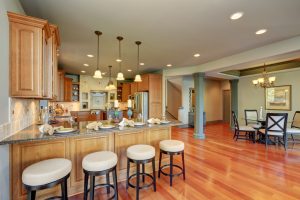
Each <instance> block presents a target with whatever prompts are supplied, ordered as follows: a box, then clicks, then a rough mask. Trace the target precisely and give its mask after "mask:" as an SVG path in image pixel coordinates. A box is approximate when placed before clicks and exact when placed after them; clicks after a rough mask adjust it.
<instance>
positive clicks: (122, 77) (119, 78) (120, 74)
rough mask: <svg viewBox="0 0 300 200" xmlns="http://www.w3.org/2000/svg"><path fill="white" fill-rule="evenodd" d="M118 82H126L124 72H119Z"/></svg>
mask: <svg viewBox="0 0 300 200" xmlns="http://www.w3.org/2000/svg"><path fill="white" fill-rule="evenodd" d="M117 80H118V81H123V80H124V75H123V73H122V72H118V75H117Z"/></svg>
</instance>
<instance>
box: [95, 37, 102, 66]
mask: <svg viewBox="0 0 300 200" xmlns="http://www.w3.org/2000/svg"><path fill="white" fill-rule="evenodd" d="M95 34H96V35H97V37H98V44H97V70H99V57H100V56H99V45H100V42H99V41H100V40H99V38H100V35H102V32H100V31H95Z"/></svg>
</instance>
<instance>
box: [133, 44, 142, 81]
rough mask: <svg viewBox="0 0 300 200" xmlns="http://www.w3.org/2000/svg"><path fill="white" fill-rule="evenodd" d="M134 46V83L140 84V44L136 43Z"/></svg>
mask: <svg viewBox="0 0 300 200" xmlns="http://www.w3.org/2000/svg"><path fill="white" fill-rule="evenodd" d="M135 44H136V45H137V49H138V51H137V74H136V75H135V78H134V82H142V78H141V75H140V45H141V44H142V42H140V41H136V42H135Z"/></svg>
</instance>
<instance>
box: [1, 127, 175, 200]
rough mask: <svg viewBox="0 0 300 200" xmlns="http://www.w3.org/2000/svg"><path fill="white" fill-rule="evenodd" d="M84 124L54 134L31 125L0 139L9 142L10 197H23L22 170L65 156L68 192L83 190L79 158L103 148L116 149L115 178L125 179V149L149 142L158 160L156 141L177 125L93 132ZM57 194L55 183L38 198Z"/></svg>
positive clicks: (169, 133)
mask: <svg viewBox="0 0 300 200" xmlns="http://www.w3.org/2000/svg"><path fill="white" fill-rule="evenodd" d="M87 124H88V122H78V123H74V124H73V125H72V127H73V128H76V129H77V131H75V132H72V133H64V134H57V133H55V134H53V135H48V134H42V133H40V131H39V129H38V126H37V125H32V126H30V127H28V128H26V129H24V130H22V131H20V132H18V133H16V134H14V135H12V136H10V137H8V138H6V139H5V140H3V141H1V142H0V144H10V177H11V193H12V194H11V195H12V199H16V200H17V199H24V198H25V196H26V191H25V189H24V187H23V185H22V171H23V170H24V169H25V168H26V167H27V166H29V165H31V164H33V163H36V162H39V161H41V160H46V159H51V158H66V159H69V160H71V161H72V171H71V175H70V178H69V180H68V181H69V182H68V193H69V195H74V194H77V193H81V192H83V181H84V174H83V170H82V159H83V157H84V156H86V155H87V154H89V153H93V152H97V151H104V150H106V151H112V152H115V153H116V154H117V156H118V166H117V172H118V181H123V180H125V179H126V167H127V166H126V161H127V157H126V149H127V148H128V147H129V146H131V145H135V144H149V145H151V146H153V147H155V150H156V157H155V158H156V160H157V161H158V159H159V157H158V155H159V142H160V141H161V140H165V139H170V138H171V127H172V126H176V125H179V123H178V122H171V123H170V124H164V125H158V124H155V125H154V124H146V125H144V126H139V127H125V128H124V129H123V130H119V128H117V127H116V128H112V129H99V130H98V131H95V130H89V129H86V125H87ZM62 125H63V126H64V127H70V126H71V124H70V123H69V122H64V124H62ZM157 164H158V162H156V165H157ZM148 168H150V164H149V166H148V165H146V171H149V169H148ZM156 169H158V167H157V168H156ZM130 170H133V169H130ZM101 181H102V179H98V180H97V179H96V182H101ZM59 194H60V188H59V186H56V187H54V188H50V189H46V190H41V191H38V193H37V197H40V198H43V199H44V198H47V197H49V196H53V195H59Z"/></svg>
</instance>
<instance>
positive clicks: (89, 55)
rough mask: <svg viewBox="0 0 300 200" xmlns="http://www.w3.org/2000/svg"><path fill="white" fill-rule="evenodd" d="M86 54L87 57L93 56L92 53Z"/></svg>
mask: <svg viewBox="0 0 300 200" xmlns="http://www.w3.org/2000/svg"><path fill="white" fill-rule="evenodd" d="M86 56H87V57H89V58H93V57H94V55H92V54H88V55H86Z"/></svg>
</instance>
